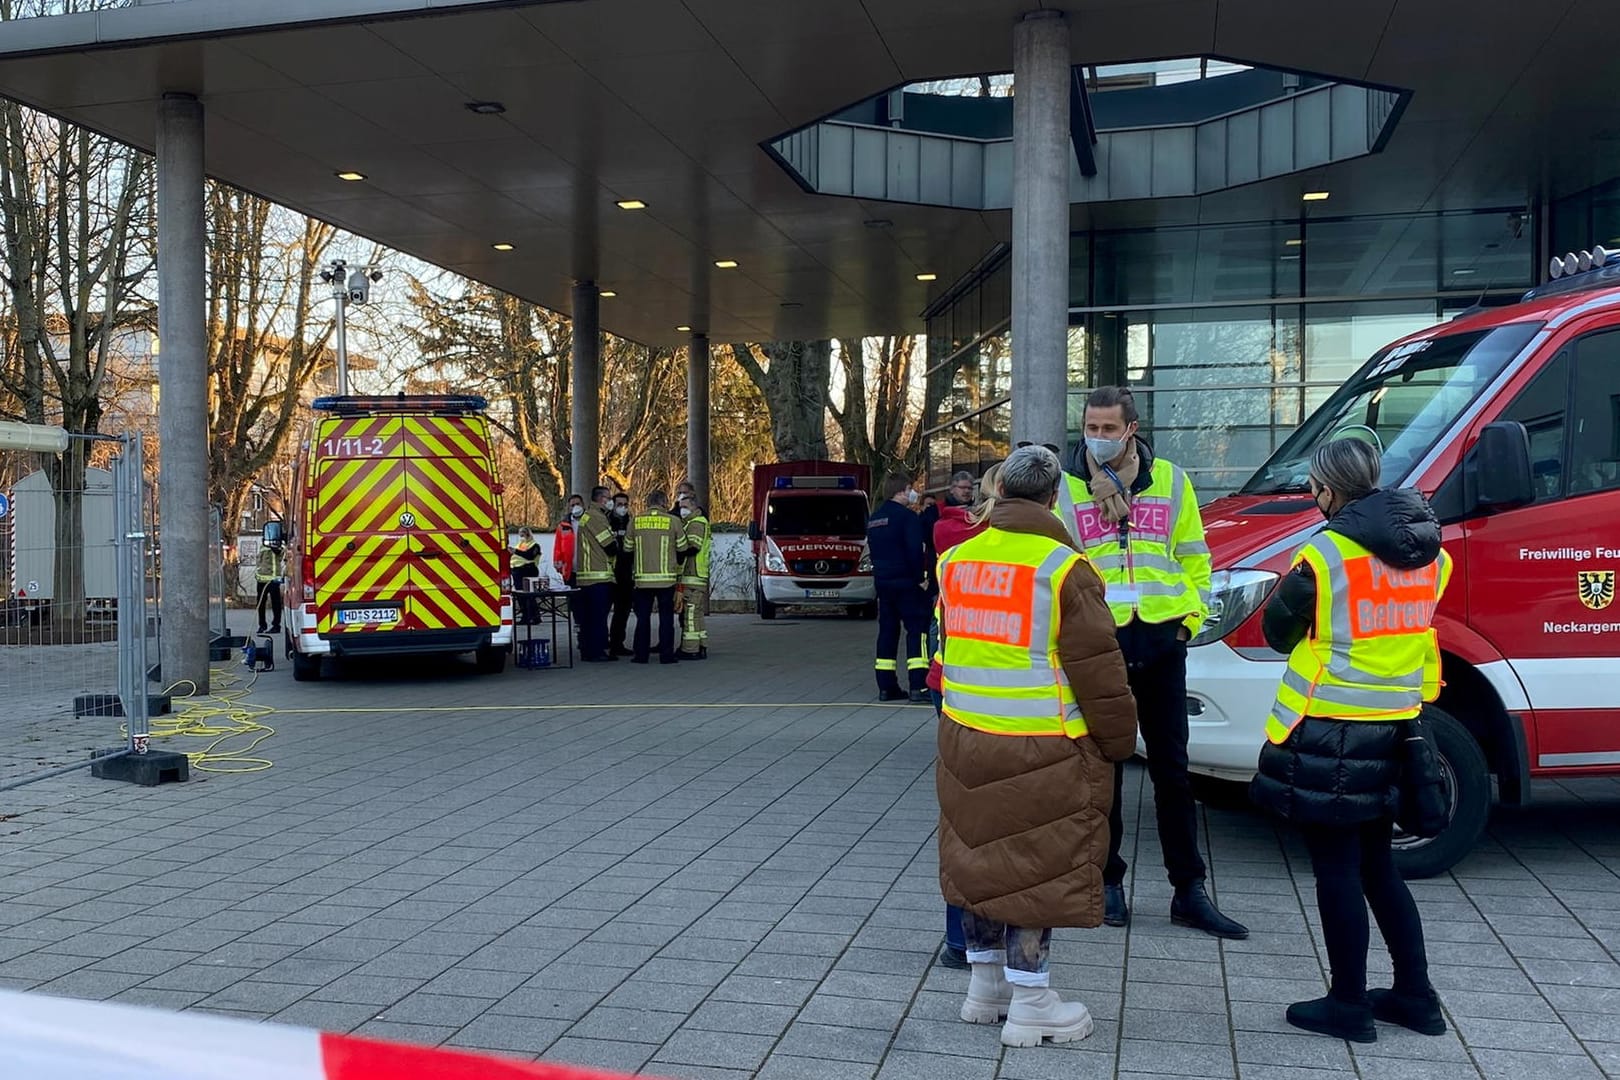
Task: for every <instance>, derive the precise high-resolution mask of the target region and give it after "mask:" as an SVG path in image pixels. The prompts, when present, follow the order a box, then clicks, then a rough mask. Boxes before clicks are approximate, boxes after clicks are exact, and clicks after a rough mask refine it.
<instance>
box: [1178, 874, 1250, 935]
mask: <svg viewBox="0 0 1620 1080" xmlns="http://www.w3.org/2000/svg"><path fill="white" fill-rule="evenodd" d="M1170 921H1171V922H1172V923H1174V924H1175V925H1177V926H1190V927H1192V928H1193V929H1194V930H1202V931H1203V932H1204V933H1206V934H1210V935H1212V936H1214V937H1218V938H1231V939H1233V940H1234V941H1242V940H1243V939H1244V938H1246V937H1248V936H1249V928H1248V927H1247V926H1244V925H1243V924H1242V923H1240V922H1235V921H1233V920H1231V919H1228V918H1227V917H1226V916H1225V915H1222V914H1221V913H1220V910H1219V909H1218V908H1216V907H1215V903H1214V901H1212V900H1210V898H1209V894H1208V893H1206V892H1205V891H1204V883H1203V882H1202V881H1195V882H1193V883H1192V884H1191V885H1184V886H1182V887H1181V888H1179V889H1177V890H1176V898H1175V899H1174V900H1172V901H1170Z"/></svg>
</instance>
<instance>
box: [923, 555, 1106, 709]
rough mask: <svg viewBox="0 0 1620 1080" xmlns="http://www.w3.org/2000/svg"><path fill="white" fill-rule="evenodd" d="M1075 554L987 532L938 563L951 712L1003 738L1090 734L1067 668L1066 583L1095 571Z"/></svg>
mask: <svg viewBox="0 0 1620 1080" xmlns="http://www.w3.org/2000/svg"><path fill="white" fill-rule="evenodd" d="M1084 564H1085V559H1084V557H1082V556H1081V555H1080V554H1079V553H1078V552H1076V551H1075V550H1074V549H1073V548H1070V547H1069V546H1067V545H1066V544H1060V543H1058V542H1057V541H1055V540H1051V539H1048V538H1047V537H1044V536H1036V535H1034V534H1031V533H1018V532H1007V531H1005V530H1003V529H994V528H992V529H986V530H985V531H984V532H982V533H980V534H979V535H978V536H975V537H972V538H971V539H968V540H964V541H962V542H961V543H960V544H958V545H956V546H955V547H953V548H952V549H951V550H950V551H948V552H946V553H945V555H944V556H943V557H942V558H941V559H940V561H939V612H940V638H941V650H940V660H941V665H940V666H941V684H940V685H941V688H942V691H943V696H944V706H943V709H944V714H945V715H946V716H947V717H949V718H950V719H952V720H954V721H955V722H956V723H958V724H961V725H963V726H964V727H970V728H974V729H975V730H978V731H985V732H989V733H991V734H994V735H1066V736H1068V737H1069V738H1071V739H1078V738H1079V737H1080V736H1082V735H1084V734H1086V721H1085V717H1083V716H1081V715H1080V704H1079V702H1077V701H1076V700H1075V696H1074V688H1073V687H1071V686H1070V685H1069V677H1068V676H1067V675H1066V674H1065V673H1064V671H1063V665H1062V664H1061V663H1059V661H1058V654H1057V645H1058V616H1059V609H1060V607H1061V604H1062V599H1061V598H1062V593H1063V583H1064V581H1066V580H1067V579H1068V577H1069V575H1070V574H1071V573H1084V574H1089V573H1091V570H1090V568H1088V567H1086V566H1085V565H1084Z"/></svg>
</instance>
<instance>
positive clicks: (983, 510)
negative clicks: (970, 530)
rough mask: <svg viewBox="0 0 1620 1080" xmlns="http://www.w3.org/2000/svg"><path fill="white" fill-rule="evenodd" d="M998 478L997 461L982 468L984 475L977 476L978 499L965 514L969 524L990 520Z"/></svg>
mask: <svg viewBox="0 0 1620 1080" xmlns="http://www.w3.org/2000/svg"><path fill="white" fill-rule="evenodd" d="M1000 479H1001V464H1000V463H999V462H997V463H996V464H994V465H992V466H990V467H989V468H988V469H986V470H984V475H983V476H982V477H980V478H979V499H978V501H977V502H975V503H974V504H973V509H971V510H969V511H968V514H967V519H968V524H969V525H983V524H984V523H985V522H987V521H989V520H990V512H991V511H992V510H994V509H995V508H996V484H997V482H998V481H999V480H1000Z"/></svg>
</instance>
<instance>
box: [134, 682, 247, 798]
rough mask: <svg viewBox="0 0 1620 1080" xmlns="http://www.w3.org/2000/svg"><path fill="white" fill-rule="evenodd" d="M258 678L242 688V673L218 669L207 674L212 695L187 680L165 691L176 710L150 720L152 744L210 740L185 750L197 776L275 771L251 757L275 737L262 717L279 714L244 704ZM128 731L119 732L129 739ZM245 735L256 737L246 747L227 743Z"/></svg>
mask: <svg viewBox="0 0 1620 1080" xmlns="http://www.w3.org/2000/svg"><path fill="white" fill-rule="evenodd" d="M258 680H259V673H258V672H257V671H255V672H254V673H253V675H252V676H251V677H250V678H249V679H248V680H247V683H246V685H243V686H238V685H237V684H238V683H240V682H241V676H240V674H239V673H238V672H236V671H233V670H231V669H229V668H217V667H216V668H210V669H209V670H208V681H209V685H210V686H211V687H212V688H213V689H212V692H211V693H207V694H198V693H197V685H196V683H193V682H192V681H191V680H189V679H182V680H180V681H179V682H177V683H173V684H172V685H170V686H168V687H166V688H165V689H164V690H163V692H164V693H165V694H170V695H172V702H173V707H174V708H175V710H176V711H175V712H174V713H172V714H171V715H169V716H154V717H150V718H149V719H148V728H149V730H150V731H151V733H152V738H153V740H154V741H156V740H160V739H161V740H167V739H179V738H187V739H210V740H212V741H211V742H209V743H208V745H207V746H204V747H203V748H202V749H200V750H185V751H183V752H184V753H185V755H186V757H187V759H189V761H190V762H191V768H192V769H194V770H196V771H198V772H211V773H250V772H263V771H264V770H265V769H269V768H272V767H273V766H274V765H275V763H274V762H273V761H271V760H270V759H269V758H261V757H253V756H251V753H252V751H254V750H256V749H258V747H259V745H260V744H261V743H263V742H264V741H265V740H266V739H268V738H270V736H272V735H274V734H275V733H276V729H275V728H273V727H271V726H270V725H268V724H264V723H260V719H261V718H262V717H266V716H270V715H272V714H273V713H274V712H275V711H276V710H275V709H273V708H271V707H270V706H268V705H256V704H249V703H248V702H247V701H246V700H245V699H246V698H247V696H248V694H250V693H251V692H252V691H253V684H254V683H256V682H258ZM181 687H190V692H189V693H187V694H178V693H176V691H177V690H179V689H180V688H181ZM128 733H129V729H128V728H127V727H124V728H122V729H121V734H123V735H124V736H125V737H126V738H127V737H128ZM245 736H251V737H252V740H251V741H250V742H249V743H248V744H247V745H245V746H235V747H225V746H224V745H223V744H225V743H227V742H229V741H230V740H232V739H236V738H239V737H245Z"/></svg>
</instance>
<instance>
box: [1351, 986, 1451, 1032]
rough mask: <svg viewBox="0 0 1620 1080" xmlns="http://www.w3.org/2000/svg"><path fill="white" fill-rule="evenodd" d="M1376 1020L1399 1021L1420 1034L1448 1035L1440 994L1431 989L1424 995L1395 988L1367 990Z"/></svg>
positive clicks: (1388, 1022) (1396, 1022) (1385, 1021)
mask: <svg viewBox="0 0 1620 1080" xmlns="http://www.w3.org/2000/svg"><path fill="white" fill-rule="evenodd" d="M1367 1003H1368V1004H1369V1005H1371V1006H1372V1014H1373V1019H1374V1020H1382V1021H1383V1022H1384V1023H1386V1024H1398V1025H1400V1026H1401V1027H1403V1028H1406V1029H1408V1030H1410V1031H1415V1032H1417V1033H1418V1034H1419V1035H1444V1034H1445V1033H1446V1018H1445V1017H1444V1016H1443V1015H1441V1013H1440V997H1439V995H1437V994H1436V993H1435V992H1434V990H1433V989H1432V988H1431V989H1430V990H1429V991H1428V992H1427V993H1424V994H1397V993H1396V992H1395V991H1393V990H1369V991H1367Z"/></svg>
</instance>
